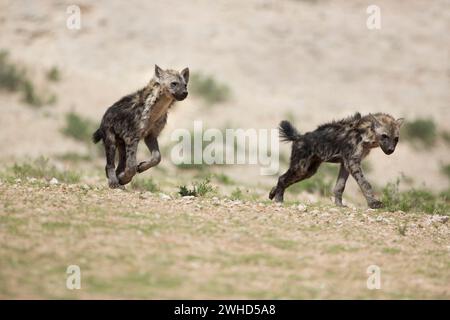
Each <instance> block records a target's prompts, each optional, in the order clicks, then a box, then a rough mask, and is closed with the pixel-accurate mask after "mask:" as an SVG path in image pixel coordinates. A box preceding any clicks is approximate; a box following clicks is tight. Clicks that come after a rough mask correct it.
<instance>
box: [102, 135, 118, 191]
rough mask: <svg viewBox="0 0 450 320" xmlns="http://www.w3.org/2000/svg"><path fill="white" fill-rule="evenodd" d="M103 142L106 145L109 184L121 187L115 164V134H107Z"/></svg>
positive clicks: (112, 186) (106, 169)
mask: <svg viewBox="0 0 450 320" xmlns="http://www.w3.org/2000/svg"><path fill="white" fill-rule="evenodd" d="M103 144H104V145H105V154H106V167H105V171H106V177H107V178H108V185H109V187H110V188H113V189H114V188H119V187H120V184H119V180H118V179H117V175H116V170H115V169H116V166H115V158H116V141H115V138H114V135H112V134H107V135H106V136H105V138H104V141H103Z"/></svg>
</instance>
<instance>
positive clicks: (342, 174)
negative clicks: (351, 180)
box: [333, 163, 349, 207]
mask: <svg viewBox="0 0 450 320" xmlns="http://www.w3.org/2000/svg"><path fill="white" fill-rule="evenodd" d="M348 176H349V172H348V170H347V169H346V168H345V166H344V164H343V163H341V168H340V169H339V176H338V178H337V181H336V186H335V187H334V190H333V192H334V203H335V204H336V205H337V206H340V207H342V206H343V204H342V194H343V193H344V190H345V184H346V183H347V179H348Z"/></svg>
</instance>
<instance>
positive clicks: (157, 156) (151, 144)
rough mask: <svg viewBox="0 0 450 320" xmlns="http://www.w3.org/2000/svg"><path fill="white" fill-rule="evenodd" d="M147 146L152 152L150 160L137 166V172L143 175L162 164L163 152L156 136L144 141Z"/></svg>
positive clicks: (146, 138)
mask: <svg viewBox="0 0 450 320" xmlns="http://www.w3.org/2000/svg"><path fill="white" fill-rule="evenodd" d="M144 141H145V144H146V145H147V147H148V150H150V157H151V158H150V160H148V161H143V162H141V163H139V165H138V166H137V172H139V173H141V172H144V171H145V170H148V169H150V168H151V167H154V166H156V165H158V164H159V163H160V162H161V152H160V151H159V146H158V140H156V138H155V137H154V136H147V137H145V139H144Z"/></svg>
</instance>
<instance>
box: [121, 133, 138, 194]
mask: <svg viewBox="0 0 450 320" xmlns="http://www.w3.org/2000/svg"><path fill="white" fill-rule="evenodd" d="M138 143H139V140H138V139H136V140H133V141H132V142H131V143H129V144H125V154H126V160H125V169H124V170H123V171H122V172H121V173H119V175H118V176H117V177H118V178H119V183H120V184H121V185H125V184H127V183H129V182H130V181H131V179H133V177H134V176H135V174H136V153H137V147H138Z"/></svg>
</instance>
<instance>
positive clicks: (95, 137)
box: [92, 129, 103, 143]
mask: <svg viewBox="0 0 450 320" xmlns="http://www.w3.org/2000/svg"><path fill="white" fill-rule="evenodd" d="M102 139H103V132H102V130H101V129H97V131H95V132H94V134H93V135H92V141H93V142H94V143H97V142H99V141H100V140H102Z"/></svg>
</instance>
